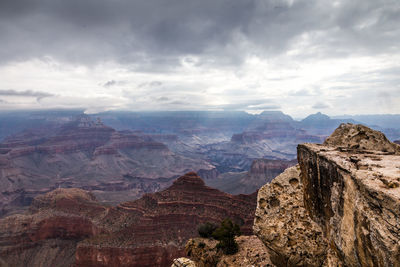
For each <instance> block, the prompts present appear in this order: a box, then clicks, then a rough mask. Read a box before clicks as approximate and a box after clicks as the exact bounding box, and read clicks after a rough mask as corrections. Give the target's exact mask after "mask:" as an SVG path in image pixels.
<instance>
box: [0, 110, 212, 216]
mask: <svg viewBox="0 0 400 267" xmlns="http://www.w3.org/2000/svg"><path fill="white" fill-rule="evenodd" d="M43 131H44V129H41V130H40V131H39V132H38V131H37V130H34V131H32V132H30V131H25V132H22V133H21V134H18V135H15V136H11V137H8V138H6V139H5V141H4V142H3V143H1V144H0V166H1V170H0V200H1V201H0V203H1V204H0V211H1V210H3V213H5V212H7V210H9V209H10V208H11V207H14V208H16V207H20V206H24V205H29V202H30V199H32V197H34V196H35V195H36V194H38V193H42V192H47V191H50V190H52V189H54V188H57V187H77V188H84V189H88V190H94V192H95V193H96V194H97V196H98V197H99V198H100V199H103V200H107V201H110V202H119V201H122V200H126V199H133V198H137V197H139V196H141V195H142V194H144V193H146V192H154V191H158V190H160V189H161V188H163V187H165V186H167V185H169V184H170V183H172V180H174V179H175V178H176V177H177V176H178V175H179V174H181V173H185V172H188V171H199V173H201V174H202V175H203V176H204V177H215V176H216V175H217V172H216V170H215V167H214V166H213V165H211V164H210V163H208V162H206V161H204V160H201V159H191V158H187V157H184V156H181V155H177V154H175V153H173V152H172V151H170V150H169V149H168V147H167V146H166V145H165V144H163V143H160V142H157V141H155V140H154V139H152V138H151V137H150V136H147V135H144V134H137V133H132V132H118V131H116V130H114V129H113V128H111V127H108V126H105V125H104V124H103V123H102V122H101V121H99V120H98V121H93V120H92V119H91V118H90V117H88V116H86V115H81V116H79V118H78V119H77V120H75V121H71V122H68V123H66V124H64V125H62V126H61V127H55V128H54V127H53V128H51V129H49V131H48V132H47V133H43ZM109 191H111V193H110V194H105V192H109ZM113 191H118V192H119V193H116V194H113V193H112V192H113ZM122 192H124V193H122ZM0 214H1V212H0Z"/></svg>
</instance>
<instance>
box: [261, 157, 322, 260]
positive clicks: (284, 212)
mask: <svg viewBox="0 0 400 267" xmlns="http://www.w3.org/2000/svg"><path fill="white" fill-rule="evenodd" d="M303 201H304V200H303V185H302V183H301V181H300V168H299V166H298V165H296V166H293V167H291V168H288V169H287V170H285V171H284V172H283V173H282V174H280V175H279V176H277V177H276V178H275V179H273V180H272V182H271V183H270V184H266V185H264V186H263V187H262V188H261V189H260V190H259V191H258V198H257V209H256V214H255V220H254V227H253V229H254V233H255V234H256V235H257V236H258V237H259V238H260V239H261V240H262V241H263V242H264V244H265V245H266V246H267V248H268V250H269V253H270V255H271V259H272V261H273V262H274V263H275V264H276V265H277V266H321V265H322V264H323V263H324V262H325V258H326V251H327V244H326V242H325V239H324V237H323V234H322V230H321V228H320V227H319V226H318V225H317V224H316V223H315V222H314V221H313V220H311V218H310V217H309V215H308V213H307V211H306V209H305V207H304V202H303Z"/></svg>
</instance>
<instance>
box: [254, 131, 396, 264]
mask: <svg viewBox="0 0 400 267" xmlns="http://www.w3.org/2000/svg"><path fill="white" fill-rule="evenodd" d="M298 162H299V166H300V170H299V169H298V167H292V168H290V169H287V170H286V171H285V172H284V173H282V174H281V175H280V176H278V177H277V178H275V179H274V180H273V181H272V182H271V184H267V185H265V186H264V187H262V188H261V189H260V190H259V193H258V204H257V210H256V217H255V222H254V231H255V233H256V235H257V236H258V237H259V238H260V239H261V240H262V241H263V242H264V244H265V245H266V246H267V248H268V249H269V253H270V254H271V260H272V262H273V263H275V264H277V265H278V266H296V265H297V266H400V235H399V233H400V218H399V217H400V216H399V210H400V178H399V177H400V155H399V146H398V145H396V144H394V143H391V142H390V141H389V140H388V139H387V138H386V137H385V136H384V135H383V134H382V133H380V132H377V131H374V130H371V129H369V128H368V127H365V126H362V125H353V124H342V125H340V126H339V127H338V128H337V129H336V130H335V131H334V133H333V134H332V135H331V136H330V137H329V138H328V139H327V140H326V141H325V143H324V144H323V145H318V144H302V145H299V146H298Z"/></svg>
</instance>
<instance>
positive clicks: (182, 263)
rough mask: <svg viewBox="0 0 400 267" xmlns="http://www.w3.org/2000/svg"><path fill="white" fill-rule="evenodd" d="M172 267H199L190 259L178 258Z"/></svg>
mask: <svg viewBox="0 0 400 267" xmlns="http://www.w3.org/2000/svg"><path fill="white" fill-rule="evenodd" d="M171 267H197V266H196V263H195V262H194V261H192V260H189V259H188V258H183V257H182V258H178V259H174V262H173V263H172V265H171Z"/></svg>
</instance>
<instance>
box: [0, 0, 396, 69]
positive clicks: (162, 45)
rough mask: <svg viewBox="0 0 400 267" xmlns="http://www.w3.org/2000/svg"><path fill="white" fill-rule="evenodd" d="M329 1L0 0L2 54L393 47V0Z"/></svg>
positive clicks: (150, 57)
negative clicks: (307, 46)
mask: <svg viewBox="0 0 400 267" xmlns="http://www.w3.org/2000/svg"><path fill="white" fill-rule="evenodd" d="M334 2H335V1H327V0H326V1H321V0H299V1H289V0H287V1H285V0H270V1H265V0H235V1H232V0H218V1H215V0H203V1H198V0H185V1H182V0H168V1H163V0H146V1H142V0H133V1H129V0H114V1H108V0H69V1H62V0H3V1H0V36H1V40H2V45H1V48H0V58H1V60H2V61H11V60H26V59H30V58H35V57H39V58H41V57H45V56H51V57H54V58H56V59H59V60H65V61H69V62H73V63H79V64H92V63H96V62H99V61H102V60H115V61H117V62H119V63H129V64H133V65H135V64H137V66H140V68H141V69H146V70H148V71H151V70H155V71H157V70H162V69H164V68H165V67H168V66H176V65H179V64H180V63H181V62H180V60H179V57H180V56H184V55H196V56H199V57H200V60H199V61H198V62H195V64H197V65H201V64H228V65H229V64H235V65H236V64H240V62H241V61H242V60H243V59H244V58H245V57H246V56H248V55H251V54H257V55H258V56H268V55H275V54H279V53H281V52H284V51H286V50H287V49H289V48H296V46H297V44H298V43H299V44H301V43H302V42H303V43H305V44H306V45H309V49H304V51H303V52H304V53H303V55H302V56H307V57H321V56H347V55H349V54H351V53H361V54H362V53H387V52H388V51H398V49H399V45H398V43H399V41H400V40H399V29H400V27H399V21H400V16H398V13H399V11H400V2H399V1H397V0H368V1H367V0H354V1H343V2H341V1H340V4H339V5H337V6H334ZM189 61H190V60H189ZM186 63H190V62H186Z"/></svg>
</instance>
